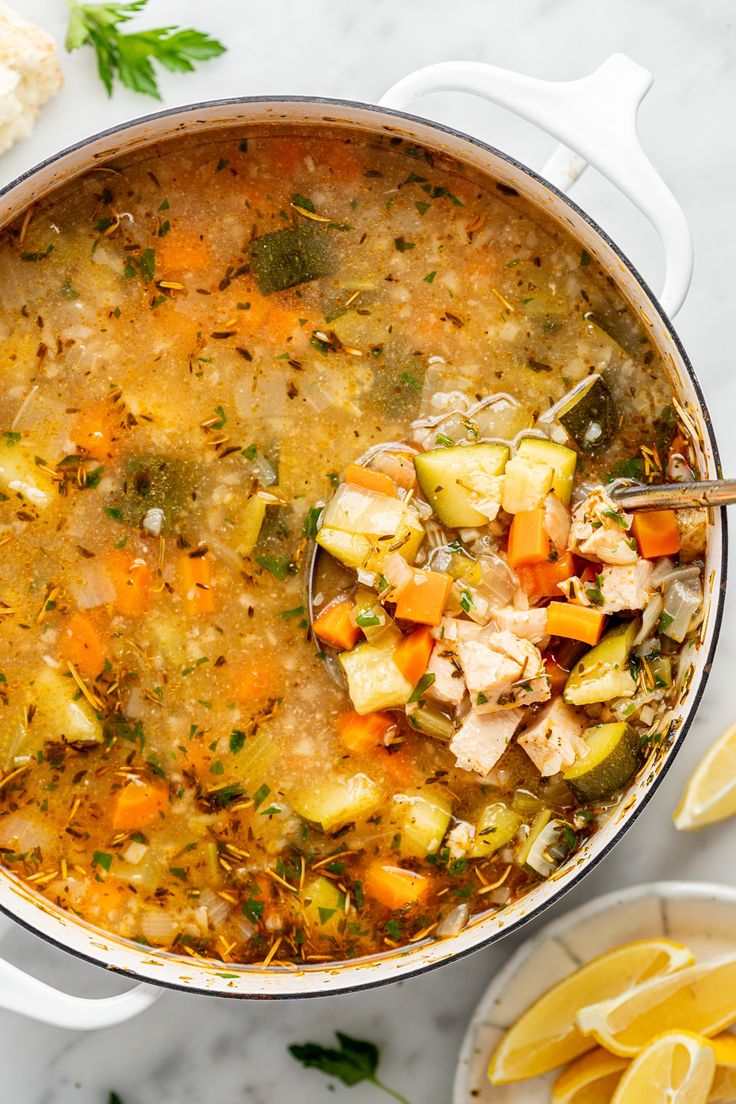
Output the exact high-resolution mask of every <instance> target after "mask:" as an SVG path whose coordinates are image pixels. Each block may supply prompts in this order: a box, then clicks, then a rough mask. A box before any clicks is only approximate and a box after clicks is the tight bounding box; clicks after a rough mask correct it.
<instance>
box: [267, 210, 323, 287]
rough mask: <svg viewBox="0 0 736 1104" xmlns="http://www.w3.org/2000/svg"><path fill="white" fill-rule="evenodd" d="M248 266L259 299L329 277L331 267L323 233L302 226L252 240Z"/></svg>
mask: <svg viewBox="0 0 736 1104" xmlns="http://www.w3.org/2000/svg"><path fill="white" fill-rule="evenodd" d="M248 262H249V264H250V269H251V272H252V273H253V276H254V277H255V281H256V283H257V285H258V290H259V291H260V293H261V295H272V294H273V292H275V291H286V289H287V288H292V287H296V286H297V285H298V284H306V283H309V282H310V281H311V280H318V279H319V278H320V277H322V276H329V275H330V274H331V272H332V270H333V267H334V266H333V260H332V251H331V249H330V242H329V239H328V236H327V233H326V232H325V231H324V230H317V229H315V228H314V227H313V226H309V225H307V224H306V223H304V222H299V223H297V225H296V226H289V227H286V228H285V229H284V230H273V231H272V232H271V233H270V234H263V235H262V236H261V237H260V238H255V239H254V240H253V241H252V242H251V243H250V249H249V250H248Z"/></svg>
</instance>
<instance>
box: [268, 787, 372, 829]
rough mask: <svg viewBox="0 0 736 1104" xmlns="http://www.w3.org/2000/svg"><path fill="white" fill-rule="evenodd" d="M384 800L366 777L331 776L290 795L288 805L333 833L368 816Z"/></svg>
mask: <svg viewBox="0 0 736 1104" xmlns="http://www.w3.org/2000/svg"><path fill="white" fill-rule="evenodd" d="M383 798H384V793H383V790H382V789H381V787H380V786H379V785H378V783H377V782H374V781H373V779H372V778H369V777H368V775H367V774H352V775H344V776H343V777H339V776H334V775H333V776H332V777H326V776H325V777H323V778H322V779H321V780H320V781H319V782H316V783H312V784H311V785H309V786H304V787H303V788H302V789H300V790H297V791H296V792H294V793H292V794H291V797H290V803H291V807H292V809H294V811H295V812H296V813H298V814H299V816H301V817H304V819H305V820H311V821H313V822H314V823H315V824H320V825H321V826H322V829H323V830H324V831H325V832H334V831H335V829H337V828H342V827H344V826H345V825H346V824H350V823H352V821H354V820H360V819H361V818H363V817H367V816H370V814H371V813H372V812H374V810H375V809H377V808H378V806H379V805H380V804H381V802H382V801H383Z"/></svg>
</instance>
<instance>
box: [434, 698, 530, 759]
mask: <svg viewBox="0 0 736 1104" xmlns="http://www.w3.org/2000/svg"><path fill="white" fill-rule="evenodd" d="M523 715H524V714H523V712H522V710H521V709H504V710H503V711H501V712H498V713H492V714H487V713H486V714H482V713H479V712H478V710H477V709H472V710H471V711H470V713H469V714H468V716H467V717H466V718H465V720H464V722H463V724H462V725H461V727H460V728H459V729H458V730H457V732H456V733H455V735H454V736H453V737H452V740H451V741H450V751H451V752H452V754H453V755H454V756H455V759H456V760H457V766H458V767H459V768H460V770H465V771H475V772H476V773H477V774H480V775H486V774H488V772H489V771H490V770H491V769H492V768H493V767H495V765H496V763H497V762H498V760H499V759H500V758H501V756H502V755H503V753H504V752H505V750H506V748H507V747H508V745H509V742H510V740H511V737H512V736H513V735H514V733H515V732H516V729H517V728H518V727H519V724H520V722H521V718H522V717H523Z"/></svg>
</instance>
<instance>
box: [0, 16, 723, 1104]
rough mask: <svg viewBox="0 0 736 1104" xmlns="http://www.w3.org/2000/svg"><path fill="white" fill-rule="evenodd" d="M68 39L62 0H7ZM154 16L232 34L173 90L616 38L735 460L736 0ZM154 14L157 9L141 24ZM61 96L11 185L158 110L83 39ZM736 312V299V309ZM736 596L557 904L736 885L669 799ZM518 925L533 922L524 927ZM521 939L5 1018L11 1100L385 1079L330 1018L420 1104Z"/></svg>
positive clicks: (103, 984)
mask: <svg viewBox="0 0 736 1104" xmlns="http://www.w3.org/2000/svg"><path fill="white" fill-rule="evenodd" d="M11 2H13V3H14V6H15V7H16V8H19V9H20V10H21V12H22V13H23V14H24V15H27V16H28V17H29V18H31V19H34V20H35V21H36V22H38V23H41V24H43V25H44V26H45V27H46V28H47V29H48V30H49V31H51V32H52V33H53V34H54V35H55V37H56V38H57V40H62V39H63V35H64V22H65V17H66V13H65V5H64V4H63V2H62V0H11ZM145 21H146V22H147V23H148V25H152V24H159V25H160V24H165V23H169V22H171V23H180V24H183V25H192V26H197V27H202V28H203V29H206V30H208V31H210V32H211V33H213V34H215V35H217V36H218V37H220V38H222V39H223V40H224V41H225V43H226V44H227V45H228V46H229V53H228V54H226V55H225V56H224V57H223V58H221V59H219V60H216V61H213V62H209V63H208V64H207V65H205V66H203V67H202V68H201V69H200V70H199V71H198V72H197V73H196V74H193V75H189V76H185V77H177V76H173V75H171V74H165V75H164V76H163V77H162V81H161V83H162V88H163V95H164V103H165V104H166V105H175V104H179V103H185V102H189V101H195V100H204V99H207V98H208V97H221V96H234V95H243V94H255V93H306V94H318V95H326V96H344V97H348V98H355V99H366V100H376V99H377V98H378V97H380V95H381V94H382V92H383V91H384V90H385V89H386V88H387V87H388V86H389V85H390V84H392V83H393V82H394V81H395V80H397V79H398V78H399V77H401V76H403V75H404V74H405V73H407V72H409V71H410V70H412V69H414V68H416V67H419V66H421V65H425V64H427V63H429V62H433V61H440V60H449V59H454V58H462V59H471V60H478V61H481V60H482V61H489V62H492V63H494V64H497V65H501V66H505V67H507V68H511V69H517V70H520V71H522V72H528V73H533V74H536V75H538V76H544V77H549V78H553V79H555V78H556V79H566V78H570V77H574V76H579V75H582V74H584V73H586V72H588V71H590V70H591V69H593V68H594V67H595V66H596V65H598V64H599V63H600V62H601V61H602V60H603V59H604V58H605V57H607V56H608V54H610V53H612V52H614V51H616V50H621V51H623V52H625V53H628V54H630V55H631V56H632V57H633V58H635V59H636V60H637V61H638V62H640V63H641V64H643V65H645V66H646V67H647V68H649V69H651V70H652V71H653V73H654V74H655V77H656V84H655V87H654V89H653V91H652V92H651V93H650V95H649V97H648V99H647V101H646V103H645V105H644V107H643V109H642V112H641V133H642V136H643V140H644V143H645V146H646V147H647V149H648V151H649V153H650V155H651V157H652V159H653V161H654V162H655V164H656V165H657V166H658V167H659V168H660V170H661V171H662V173H663V174H664V176H665V178H666V179H667V180H668V182H669V183H670V185H671V186H672V188H673V190H674V191H675V192H676V194H677V195H678V197H679V198H680V200H681V202H682V204H683V206H684V208H685V211H686V214H687V216H688V218H689V220H690V223H691V226H692V229H693V234H694V237H695V248H696V269H695V278H694V281H693V285H692V290H691V293H690V296H689V298H688V300H687V303H686V305H685V307H684V308H683V310H682V312H681V314H680V316H679V318H678V322H677V326H678V330H679V332H680V335H681V337H682V339H683V341H684V343H685V346H686V348H687V349H688V351H689V353H690V356H691V358H692V360H693V363H694V365H695V368H696V371H697V372H698V374H699V376H700V380H701V382H702V385H703V389H704V391H705V395H706V398H707V400H708V402H709V404H710V408H711V411H712V414H713V418H714V422H715V426H716V431H717V434H718V437H719V441H720V447H721V452H722V456H723V464H724V470H726V471H727V472H730V473H731V474H734V473H736V433H734V432H733V428H732V425H731V421H730V419H731V418H732V417H733V411H734V409H736V375H734V374H732V372H731V369H730V368H729V361H730V359H731V352H730V338H729V333H730V321H729V319H730V314H729V309H728V301H729V300H728V296H729V293H730V292H731V290H732V287H733V272H732V269H731V267H730V266H731V264H732V263H733V262H732V258H733V256H734V255H736V220H735V219H734V217H733V177H732V175H731V174H732V173H734V172H735V171H736V141H735V140H734V137H733V131H732V128H731V127H729V126H728V125H727V124H726V105H730V104H732V103H733V102H734V99H735V98H736V61H735V60H734V59H735V57H736V36H735V32H734V27H733V5H732V3H730V0H710V2H709V3H708V4H707V5H703V4H698V3H696V2H695V0H646V2H645V3H642V2H641V0H619V2H618V3H617V4H616V5H611V4H603V3H601V2H600V0H599V3H598V4H596V3H592V4H591V3H590V0H556V2H554V3H552V2H550V0H526V2H525V3H524V4H506V5H501V4H495V3H494V4H491V3H489V2H488V0H458V2H457V3H454V4H449V3H447V2H446V0H421V2H420V0H403V2H401V3H397V2H396V0H373V2H372V3H371V4H358V3H357V2H355V0H352V2H351V0H342V2H341V0H311V3H310V4H308V5H304V4H300V3H297V2H296V0H271V2H270V3H269V4H252V5H249V4H245V3H241V2H236V0H209V3H207V4H201V3H198V2H196V0H151V3H150V11H149V12H148V13H147V15H146V17H145ZM141 22H143V20H142V21H141ZM62 64H63V66H64V70H65V79H66V83H65V88H64V91H63V92H62V93H61V94H60V95H59V96H58V97H57V98H56V100H54V101H53V103H52V104H50V105H49V106H48V107H47V108H46V110H45V111H44V113H43V115H42V117H41V119H40V120H39V122H38V124H37V126H36V129H35V131H34V134H33V136H32V137H31V138H30V139H29V140H27V141H26V142H24V143H22V144H20V145H18V146H17V147H16V148H15V149H13V150H12V151H11V152H10V153H9V154H7V155H5V156H4V157H2V158H0V184H2V183H5V182H6V181H8V180H10V179H12V178H13V177H14V176H16V175H17V174H18V173H19V172H21V171H23V170H24V169H26V168H28V167H30V166H32V165H33V164H35V163H36V162H37V161H40V160H41V159H42V158H44V157H46V156H48V155H49V154H51V153H53V152H55V151H56V150H57V149H59V148H60V147H61V146H63V145H67V144H69V143H70V142H72V141H74V140H76V139H79V138H82V137H84V136H85V135H87V134H89V133H91V132H93V131H95V130H99V129H102V128H104V127H109V126H111V125H113V124H114V123H116V122H118V121H121V120H124V119H128V118H132V117H134V116H136V115H140V114H144V113H145V112H147V111H148V110H151V109H152V108H154V107H155V105H154V104H153V102H152V101H147V100H146V99H145V98H143V97H138V96H134V95H133V94H131V93H127V92H125V91H119V92H117V93H116V94H115V96H114V97H113V99H112V100H110V101H108V100H107V99H106V98H105V94H104V90H103V89H102V86H101V85H100V84H99V83H98V81H97V78H96V75H95V72H94V61H93V57H92V56H91V53H90V52H88V51H85V52H80V53H78V54H76V55H75V56H74V57H73V58H70V57H68V56H66V55H64V56H63V57H62ZM424 109H425V110H426V112H427V113H428V114H429V113H430V111H431V113H432V114H433V115H434V117H435V118H440V119H442V120H443V121H446V122H448V123H452V124H454V125H455V126H457V127H458V128H459V129H462V130H466V131H469V132H471V133H476V134H478V135H480V136H482V137H485V138H488V139H489V140H491V141H493V143H494V144H495V145H498V146H500V147H501V148H502V149H507V150H508V151H509V152H512V153H514V154H516V155H517V156H519V157H520V158H521V159H522V160H525V161H526V162H527V163H531V164H536V165H539V164H541V163H542V162H543V160H544V158H545V156H546V153H547V152H548V151H549V149H550V148H551V142H550V141H549V140H548V139H546V138H544V137H543V136H540V135H538V134H536V133H535V132H534V131H533V130H532V128H530V127H528V126H526V124H522V123H520V122H518V121H517V120H515V119H512V118H510V117H509V116H508V115H506V114H504V113H503V112H501V111H496V110H495V109H492V108H490V107H489V106H488V105H486V104H481V103H476V102H474V101H472V100H470V99H469V98H468V97H461V96H456V95H442V96H437V97H434V99H433V101H432V102H428V103H427V104H426V105H424ZM575 195H576V199H577V200H578V202H579V203H580V204H581V205H582V206H583V207H584V208H586V209H587V210H588V211H590V213H591V214H592V215H593V216H594V217H595V218H596V219H597V220H598V221H599V222H600V223H602V224H603V225H604V226H605V227H606V229H607V230H608V231H609V233H610V234H611V235H612V237H614V238H615V239H617V240H618V242H619V243H620V244H621V245H622V246H623V248H624V250H625V251H626V252H627V253H628V254H629V255H630V256H631V257H632V259H633V260H634V261H635V263H636V264H637V265H638V266H639V267H640V269H641V270H642V271H643V273H644V274H645V275H646V276H648V277H649V278H651V280H652V282H653V284H654V286H655V287H656V286H657V284H658V282H659V281H660V279H661V267H662V266H661V259H660V256H659V252H658V243H657V241H656V238H655V236H654V234H653V232H652V231H651V229H650V228H649V227H648V226H647V224H646V223H645V222H644V220H643V219H642V218H641V216H639V215H638V213H636V212H635V211H634V210H633V209H632V208H631V207H630V206H629V204H628V203H627V202H626V201H625V200H623V199H622V198H621V197H620V196H619V195H618V194H617V193H616V192H615V191H614V190H613V189H612V188H611V187H610V186H609V185H607V184H606V183H605V182H604V181H602V180H601V179H600V178H598V177H597V176H596V175H595V174H594V173H592V172H591V173H588V174H586V175H585V176H584V177H583V179H582V180H581V182H580V184H579V186H578V189H577V191H576V193H575ZM731 309H732V308H731ZM735 601H736V599H735V598H734V596H733V594H732V595H731V597H730V599H729V600H728V602H727V605H726V614H725V620H724V628H723V632H722V636H721V643H720V648H719V651H718V655H717V659H716V662H715V665H714V668H713V673H712V675H711V680H710V684H709V686H708V690H707V693H706V695H705V699H704V701H703V703H702V705H701V708H700V711H699V713H698V717H697V719H696V721H695V724H694V725H693V728H692V730H691V733H690V735H689V737H688V739H687V742H686V745H685V747H684V749H683V751H682V752H681V754H680V756H679V758H678V760H677V762H676V763H675V764H674V766H673V767H672V769H671V771H670V773H669V775H668V777H667V779H666V781H665V782H664V784H663V785H662V787H661V789H660V790H659V792H658V793H657V795H656V797H655V798H654V800H653V801H652V802H651V803H650V805H649V806H648V808H647V810H646V811H645V813H644V814H643V816H642V817H641V818H640V819H639V821H638V822H637V824H636V827H635V828H634V830H633V831H632V832H631V833H630V834H629V835H628V836H627V837H626V838H625V839H624V841H623V842H622V843H621V844H619V846H618V848H617V849H616V851H615V852H614V854H613V855H612V856H611V857H610V858H609V859H608V860H607V861H606V862H605V863H604V864H603V866H602V867H599V868H598V869H597V870H596V871H595V872H594V873H593V874H592V875H590V876H589V877H588V879H587V880H586V881H585V882H584V883H583V884H582V886H579V887H578V888H577V889H576V890H575V891H573V892H572V893H571V894H570V895H568V897H567V898H566V899H565V901H564V902H563V903H562V904H560V905H558V906H557V909H556V912H557V913H559V912H561V911H562V909H566V908H569V907H571V906H572V905H574V904H575V903H576V902H579V901H581V900H584V899H587V898H589V897H591V896H593V895H595V894H599V893H602V892H605V891H606V890H608V889H610V888H613V887H617V886H622V885H626V884H632V883H635V882H642V881H647V880H651V879H655V878H657V879H659V878H669V877H679V878H689V879H699V880H713V881H717V880H720V881H727V882H731V883H736V872H735V869H734V865H733V846H734V842H735V841H736V825H735V824H725V825H721V826H718V827H716V828H713V829H711V830H710V831H708V832H707V834H705V835H702V836H697V837H690V836H682V835H677V834H676V833H675V832H674V830H673V828H672V827H671V822H670V814H671V812H672V809H673V807H674V805H675V803H676V801H677V798H678V796H679V793H680V791H681V788H682V785H683V783H684V781H685V779H686V778H687V776H688V773H689V772H690V770H691V769H692V767H693V765H694V764H695V762H696V760H697V758H698V757H699V755H700V754H701V752H702V750H703V749H704V748H705V747H706V746H707V744H708V743H709V741H710V740H712V739H713V738H714V737H715V736H716V735H717V734H718V733H719V732H720V730H721V729H722V728H723V727H724V726H725V725H726V724H727V723H728V722H730V721H732V720H733V719H734V717H735V716H736V684H735V683H734V679H733V674H732V672H733V669H734V662H735V661H736V623H735V622H734V602H735ZM519 938H520V937H519ZM517 942H518V938H517V939H515V940H514V939H509V940H508V941H507V942H505V943H503V944H502V945H500V946H497V947H495V948H494V949H491V950H488V951H484V952H480V953H478V954H476V955H475V956H473V957H471V958H470V959H466V960H464V961H463V962H459V963H456V964H454V965H449V966H446V967H444V968H443V969H441V970H439V971H436V972H434V973H432V974H429V975H425V976H423V977H421V978H418V979H415V980H412V981H408V982H405V983H403V984H399V985H395V986H393V987H390V988H384V989H379V990H375V991H372V992H368V993H364V994H359V995H352V996H341V997H334V998H321V999H320V1000H318V1001H294V1002H289V1003H265V1002H262V1003H245V1002H241V1003H235V1002H227V1001H223V1000H217V999H214V998H204V997H195V996H185V995H181V994H177V993H168V994H166V995H165V996H164V997H163V998H162V999H161V1000H160V1001H159V1002H158V1004H156V1005H155V1006H154V1007H153V1008H152V1009H151V1010H149V1011H148V1012H146V1013H145V1014H143V1015H142V1016H141V1017H139V1019H138V1020H136V1021H134V1022H132V1023H129V1024H127V1025H125V1026H122V1027H118V1028H114V1029H110V1030H107V1031H102V1032H99V1033H97V1034H92V1035H82V1034H73V1033H71V1032H67V1031H63V1030H57V1029H54V1028H47V1027H42V1026H39V1025H37V1024H34V1023H32V1022H30V1021H28V1020H24V1019H22V1018H20V1017H17V1016H14V1015H10V1014H8V1013H0V1068H2V1071H3V1090H2V1098H3V1099H4V1100H13V1101H16V1102H17V1104H107V1101H108V1094H109V1092H110V1090H111V1089H114V1090H115V1091H116V1092H117V1093H118V1094H119V1095H120V1098H121V1100H122V1101H123V1102H124V1104H215V1102H219V1101H221V1102H223V1104H225V1102H229V1104H235V1102H237V1101H247V1102H250V1104H281V1102H282V1101H291V1100H294V1099H295V1098H298V1099H299V1100H300V1101H301V1102H302V1104H317V1102H319V1101H327V1100H331V1099H336V1100H339V1099H342V1098H343V1097H345V1096H346V1095H347V1096H348V1097H349V1099H350V1101H352V1102H354V1104H362V1102H363V1101H365V1102H368V1101H369V1100H376V1099H380V1097H377V1095H376V1093H375V1090H373V1089H371V1088H370V1087H369V1086H359V1087H357V1088H354V1089H346V1088H343V1087H342V1086H338V1087H337V1089H336V1092H335V1094H334V1095H332V1094H330V1092H329V1088H328V1083H327V1082H326V1081H325V1079H324V1078H323V1077H322V1076H321V1075H320V1074H317V1073H313V1072H305V1071H303V1070H302V1069H301V1067H300V1066H298V1065H297V1064H296V1063H295V1062H293V1061H292V1059H291V1058H290V1057H289V1056H288V1054H287V1051H286V1047H287V1045H288V1044H289V1043H290V1042H294V1041H303V1040H305V1039H314V1040H320V1041H322V1042H328V1041H329V1039H330V1038H331V1034H332V1032H333V1031H334V1029H335V1028H339V1029H340V1030H343V1031H346V1032H347V1033H349V1034H353V1035H356V1036H360V1037H364V1038H369V1039H372V1040H375V1041H376V1042H377V1043H379V1044H380V1045H381V1047H382V1054H383V1060H382V1073H383V1075H384V1077H385V1080H386V1081H387V1082H388V1083H389V1084H391V1085H394V1086H395V1087H396V1088H397V1089H400V1090H401V1091H402V1092H403V1093H405V1094H406V1096H407V1097H408V1098H409V1099H410V1100H411V1101H412V1102H413V1104H446V1102H447V1101H448V1099H449V1096H450V1086H451V1083H452V1077H453V1072H454V1065H455V1059H456V1054H457V1050H458V1047H459V1043H460V1039H461V1037H462V1034H463V1031H464V1029H465V1025H466V1023H467V1021H468V1019H469V1017H470V1014H471V1011H472V1009H473V1008H474V1006H475V1004H476V1002H477V1000H478V999H479V997H480V995H481V993H482V991H483V989H484V987H485V985H486V984H487V982H488V980H489V979H490V978H491V977H492V976H493V975H494V973H495V972H496V971H497V970H498V968H499V965H500V964H501V963H502V962H503V961H504V960H505V959H506V958H507V956H508V954H509V953H510V951H511V950H512V949H513V947H514V946H515V945H516V943H517ZM2 954H3V955H5V956H6V957H7V958H8V959H9V960H10V961H12V962H14V963H16V964H17V965H20V966H22V967H24V968H26V969H28V970H29V971H30V972H32V973H35V974H37V975H38V976H40V977H43V978H44V980H47V981H50V982H51V983H53V984H55V985H58V986H59V987H62V988H65V989H67V990H68V991H70V992H75V993H79V994H84V995H99V996H101V995H103V994H107V993H111V992H115V991H118V990H119V988H120V986H119V983H118V982H117V980H116V979H114V978H111V977H106V976H105V975H104V974H103V973H102V971H100V970H98V969H96V968H94V967H90V966H85V965H83V964H81V963H79V962H77V961H76V960H74V959H72V958H70V957H68V956H66V955H64V954H63V953H62V952H60V951H57V950H54V949H53V948H51V947H48V946H47V945H45V944H44V943H42V942H41V941H40V940H38V939H36V938H35V937H34V936H32V935H30V934H28V933H27V932H25V931H22V930H21V929H19V928H13V929H12V930H11V931H10V932H9V933H8V934H7V935H6V936H5V937H4V939H3V945H2Z"/></svg>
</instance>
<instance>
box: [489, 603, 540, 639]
mask: <svg viewBox="0 0 736 1104" xmlns="http://www.w3.org/2000/svg"><path fill="white" fill-rule="evenodd" d="M493 620H494V621H495V622H496V625H497V626H498V628H499V629H501V630H502V631H503V632H510V633H513V634H514V636H518V637H521V638H523V639H524V640H531V642H532V644H538V643H539V641H540V640H542V639H543V638H544V637H545V636H546V635H547V610H546V609H544V608H542V609H527V610H519V609H514V607H513V606H504V608H503V609H500V610H497V611H496V613H494V615H493Z"/></svg>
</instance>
